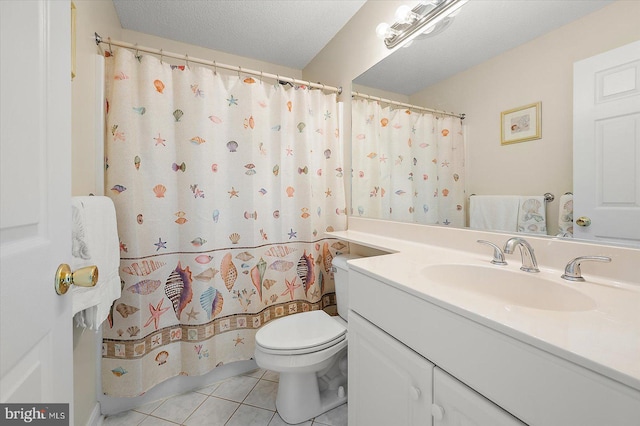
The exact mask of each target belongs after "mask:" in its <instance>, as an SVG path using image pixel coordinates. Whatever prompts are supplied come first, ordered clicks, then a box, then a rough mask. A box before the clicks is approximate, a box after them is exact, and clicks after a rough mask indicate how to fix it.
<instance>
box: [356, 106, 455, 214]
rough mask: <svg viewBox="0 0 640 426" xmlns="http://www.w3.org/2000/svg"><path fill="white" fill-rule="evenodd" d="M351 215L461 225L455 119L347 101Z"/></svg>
mask: <svg viewBox="0 0 640 426" xmlns="http://www.w3.org/2000/svg"><path fill="white" fill-rule="evenodd" d="M351 143H352V153H353V158H352V162H353V180H352V192H353V202H352V205H353V214H354V215H357V216H363V217H371V218H377V219H390V220H396V221H402V222H416V223H422V224H441V225H448V226H456V227H462V226H464V225H465V212H464V210H465V185H464V178H465V173H464V135H463V129H462V123H461V120H460V119H459V118H455V117H451V116H438V115H434V114H430V113H420V112H416V111H413V110H408V109H402V108H393V107H392V106H389V105H387V106H382V105H380V103H379V102H377V101H371V100H364V99H353V101H352V142H351Z"/></svg>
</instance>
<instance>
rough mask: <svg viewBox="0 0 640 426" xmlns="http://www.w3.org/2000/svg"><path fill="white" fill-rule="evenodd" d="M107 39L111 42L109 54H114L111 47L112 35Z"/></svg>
mask: <svg viewBox="0 0 640 426" xmlns="http://www.w3.org/2000/svg"><path fill="white" fill-rule="evenodd" d="M107 40H108V43H109V54H110V55H112V56H113V49H112V48H111V37H109V38H108V39H107Z"/></svg>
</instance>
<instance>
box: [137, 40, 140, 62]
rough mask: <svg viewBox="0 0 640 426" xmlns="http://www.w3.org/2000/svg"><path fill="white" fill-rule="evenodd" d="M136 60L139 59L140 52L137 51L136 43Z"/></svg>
mask: <svg viewBox="0 0 640 426" xmlns="http://www.w3.org/2000/svg"><path fill="white" fill-rule="evenodd" d="M136 59H140V50H139V49H138V43H136Z"/></svg>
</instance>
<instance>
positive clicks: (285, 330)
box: [256, 310, 347, 351]
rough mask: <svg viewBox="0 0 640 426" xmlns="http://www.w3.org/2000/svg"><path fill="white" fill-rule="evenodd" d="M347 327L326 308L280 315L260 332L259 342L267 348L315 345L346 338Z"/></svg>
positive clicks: (257, 339) (289, 348)
mask: <svg viewBox="0 0 640 426" xmlns="http://www.w3.org/2000/svg"><path fill="white" fill-rule="evenodd" d="M346 332H347V328H346V327H345V326H344V325H342V324H340V323H339V322H338V321H336V320H334V319H333V318H331V316H329V314H327V313H326V312H325V311H322V310H318V311H310V312H304V313H301V314H295V315H290V316H287V317H284V318H280V319H278V320H277V321H274V322H272V323H270V324H267V325H265V326H264V327H262V328H261V329H260V330H258V332H257V333H256V343H258V344H259V345H260V346H262V347H263V348H266V349H273V350H280V351H290V350H294V349H305V348H315V347H317V346H320V345H324V344H326V343H328V342H331V341H339V340H343V338H342V339H340V337H342V336H344V335H345V334H346Z"/></svg>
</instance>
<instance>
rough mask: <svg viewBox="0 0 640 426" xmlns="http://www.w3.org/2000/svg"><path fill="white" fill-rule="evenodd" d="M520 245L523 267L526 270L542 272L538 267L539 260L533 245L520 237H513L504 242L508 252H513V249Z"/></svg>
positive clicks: (505, 250)
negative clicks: (534, 252)
mask: <svg viewBox="0 0 640 426" xmlns="http://www.w3.org/2000/svg"><path fill="white" fill-rule="evenodd" d="M516 246H518V247H519V248H520V256H521V257H522V266H521V267H520V269H522V270H523V271H525V272H540V269H538V262H537V261H536V256H535V255H534V254H533V247H531V245H530V244H529V243H528V242H527V240H525V239H524V238H520V237H512V238H509V239H508V240H507V242H506V243H505V244H504V252H505V253H507V254H511V253H513V250H514V249H515V248H516Z"/></svg>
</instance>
